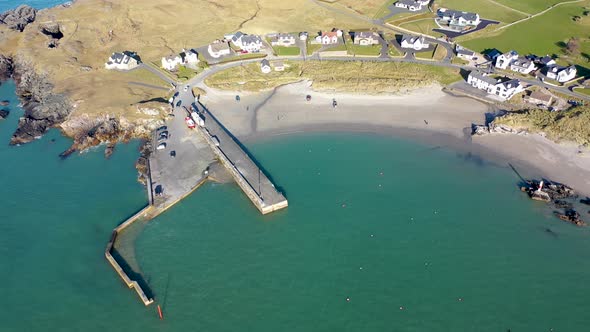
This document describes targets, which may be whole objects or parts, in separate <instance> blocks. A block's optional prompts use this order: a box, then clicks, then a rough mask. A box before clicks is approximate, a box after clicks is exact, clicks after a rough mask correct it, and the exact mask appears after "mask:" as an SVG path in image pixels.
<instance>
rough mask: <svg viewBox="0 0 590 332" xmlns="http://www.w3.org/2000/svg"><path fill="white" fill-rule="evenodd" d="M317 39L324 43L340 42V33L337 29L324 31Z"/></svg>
mask: <svg viewBox="0 0 590 332" xmlns="http://www.w3.org/2000/svg"><path fill="white" fill-rule="evenodd" d="M315 39H316V42H318V43H320V44H324V45H333V44H338V33H337V32H336V31H330V32H322V33H321V34H320V35H319V36H317V37H316V38H315Z"/></svg>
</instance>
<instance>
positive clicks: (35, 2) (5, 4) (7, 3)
mask: <svg viewBox="0 0 590 332" xmlns="http://www.w3.org/2000/svg"><path fill="white" fill-rule="evenodd" d="M66 2H67V1H64V0H27V1H22V0H2V1H0V13H1V12H4V11H6V10H9V9H14V8H16V7H18V6H19V5H22V4H27V5H29V6H31V7H33V8H36V9H44V8H49V7H53V6H57V5H60V4H62V3H66Z"/></svg>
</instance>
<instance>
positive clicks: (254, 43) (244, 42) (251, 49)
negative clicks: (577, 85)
mask: <svg viewBox="0 0 590 332" xmlns="http://www.w3.org/2000/svg"><path fill="white" fill-rule="evenodd" d="M230 36H231V38H230V39H229V40H230V41H231V42H232V43H233V44H234V45H235V46H236V47H239V48H240V49H241V50H243V51H246V52H248V53H256V52H260V49H261V48H262V38H260V36H257V35H246V34H244V33H242V32H240V31H238V32H236V33H235V34H233V35H226V36H225V37H226V39H227V37H230Z"/></svg>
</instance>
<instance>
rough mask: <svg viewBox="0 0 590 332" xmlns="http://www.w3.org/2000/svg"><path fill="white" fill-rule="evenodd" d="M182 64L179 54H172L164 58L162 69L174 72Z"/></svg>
mask: <svg viewBox="0 0 590 332" xmlns="http://www.w3.org/2000/svg"><path fill="white" fill-rule="evenodd" d="M181 63H182V58H181V57H180V55H178V54H170V55H169V56H165V57H163V58H162V68H164V69H166V70H174V69H176V67H177V66H178V65H180V64H181Z"/></svg>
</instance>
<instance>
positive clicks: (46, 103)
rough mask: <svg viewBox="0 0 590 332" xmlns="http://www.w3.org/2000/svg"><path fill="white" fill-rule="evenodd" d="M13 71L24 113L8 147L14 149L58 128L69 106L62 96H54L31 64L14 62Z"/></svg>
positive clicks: (69, 110) (47, 84)
mask: <svg viewBox="0 0 590 332" xmlns="http://www.w3.org/2000/svg"><path fill="white" fill-rule="evenodd" d="M12 69H13V70H12V78H14V80H15V82H16V93H17V95H18V96H19V97H20V99H21V101H22V104H23V108H24V110H25V114H24V116H23V117H22V118H20V120H19V122H18V128H17V129H16V131H15V133H14V135H13V136H12V138H11V140H10V144H12V145H15V144H23V143H28V142H30V141H32V140H34V139H35V138H37V137H40V136H42V135H43V134H44V133H45V132H47V130H48V129H49V128H51V127H54V126H56V125H59V124H61V123H62V122H63V121H64V120H65V119H66V117H67V116H68V115H69V114H70V113H71V111H72V106H71V104H70V103H69V101H68V100H67V98H66V97H65V96H64V95H62V94H55V93H53V84H51V82H50V81H49V79H48V77H47V76H45V75H43V74H38V73H37V72H35V70H34V68H33V66H32V65H31V64H29V63H27V62H26V61H22V60H18V59H17V60H16V61H13V65H12ZM6 74H7V73H6V72H5V76H6ZM8 76H10V75H8Z"/></svg>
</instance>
